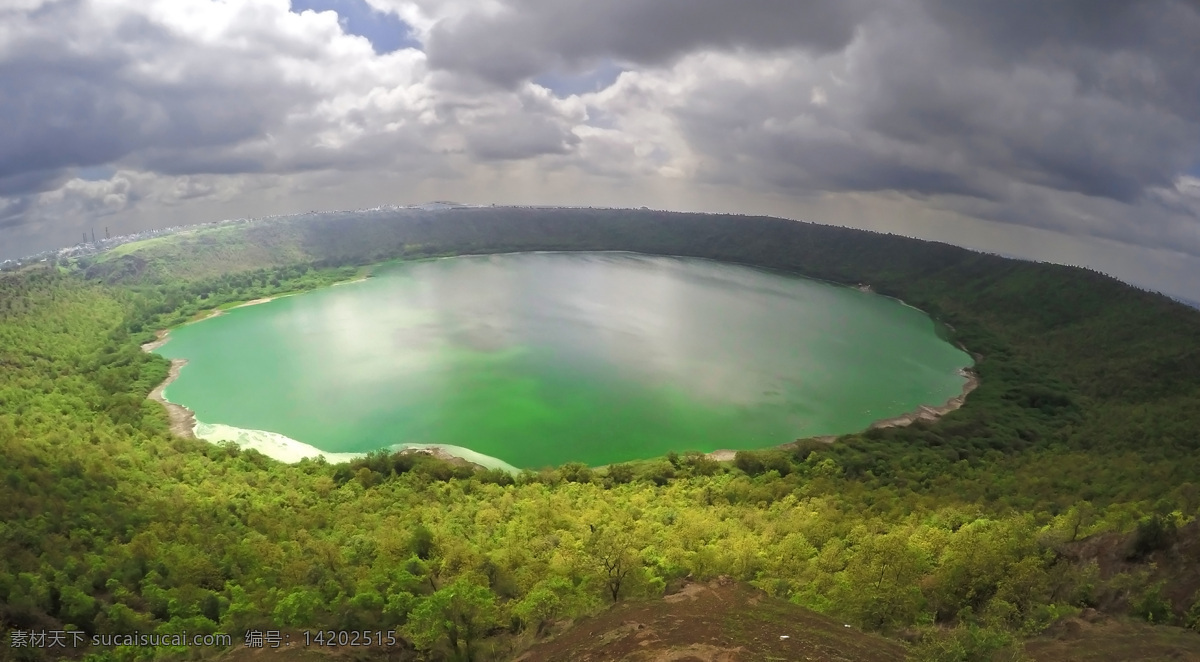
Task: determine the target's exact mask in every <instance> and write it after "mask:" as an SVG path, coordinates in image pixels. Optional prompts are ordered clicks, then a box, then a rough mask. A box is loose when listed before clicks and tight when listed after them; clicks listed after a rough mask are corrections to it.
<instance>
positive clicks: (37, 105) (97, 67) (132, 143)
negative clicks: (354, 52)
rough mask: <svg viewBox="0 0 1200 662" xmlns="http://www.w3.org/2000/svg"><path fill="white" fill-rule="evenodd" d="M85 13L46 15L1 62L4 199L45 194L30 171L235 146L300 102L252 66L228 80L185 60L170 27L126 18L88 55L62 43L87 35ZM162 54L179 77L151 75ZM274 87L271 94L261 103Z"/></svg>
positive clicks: (211, 65)
mask: <svg viewBox="0 0 1200 662" xmlns="http://www.w3.org/2000/svg"><path fill="white" fill-rule="evenodd" d="M80 11H81V5H80V3H75V2H70V3H58V4H54V5H47V6H44V7H42V8H41V10H39V14H40V15H39V16H38V21H37V22H36V23H30V24H29V26H28V27H29V29H27V30H25V31H22V32H19V33H18V35H19V36H18V38H16V39H14V40H13V41H12V42H10V43H9V44H7V46H8V48H7V51H8V52H7V53H6V57H4V58H3V59H2V60H0V90H3V91H4V93H3V94H0V117H3V118H4V124H5V130H4V131H3V132H0V188H3V189H4V190H3V191H2V193H7V194H14V193H24V192H35V191H38V190H42V189H44V188H45V187H44V181H43V180H40V179H39V178H38V177H36V176H30V174H29V173H31V172H55V173H58V172H63V171H64V170H65V169H68V168H73V167H86V166H94V165H100V164H105V163H110V162H112V161H115V160H118V159H121V158H123V157H126V156H128V155H129V154H131V153H133V152H135V151H137V150H139V149H145V148H149V147H153V148H154V149H157V150H164V151H167V150H183V149H194V148H210V147H216V146H221V145H228V144H231V143H236V142H238V141H241V140H245V139H246V138H248V137H251V136H254V135H256V134H258V133H261V132H262V131H263V130H264V128H265V127H266V125H267V122H268V120H269V118H271V117H272V116H273V115H274V114H275V113H277V112H278V110H279V108H280V107H281V106H283V105H286V104H287V103H288V102H294V100H295V96H296V94H297V92H298V91H297V90H294V89H292V90H287V91H289V92H291V93H292V98H291V99H289V98H287V97H286V96H284V97H282V98H281V96H280V95H279V94H278V92H279V91H280V89H279V88H280V86H279V85H278V83H277V82H276V78H277V76H276V75H275V73H274V72H271V71H269V70H266V69H265V68H264V67H261V66H256V65H255V64H254V63H242V64H240V65H239V68H238V71H236V72H232V71H230V70H229V69H228V68H226V67H223V66H222V64H221V63H220V62H219V61H211V62H208V63H203V62H200V61H199V60H200V59H201V58H202V57H203V55H202V54H198V53H194V52H193V53H188V52H181V51H180V49H179V48H178V43H177V39H176V38H175V37H174V36H173V35H172V34H171V33H170V32H169V31H168V30H167V29H166V28H164V27H162V26H159V25H155V24H153V23H150V22H149V21H147V20H145V19H144V18H141V17H138V16H133V15H131V16H127V17H125V18H123V19H122V20H121V21H120V22H119V23H118V24H117V25H116V26H115V28H114V30H113V32H112V34H111V35H107V38H108V39H110V40H111V41H110V42H109V43H108V44H107V45H104V46H102V47H99V48H96V49H84V48H83V47H81V46H79V45H78V44H77V43H73V42H72V41H71V40H70V39H64V34H63V32H64V31H65V32H67V33H68V35H70V33H71V32H73V31H75V30H79V29H81V28H84V27H85V26H83V25H81V24H80V23H81V18H82V17H81V15H80ZM156 53H157V54H163V53H166V54H171V53H174V54H175V57H176V58H177V59H176V60H175V61H173V62H171V63H169V65H168V66H172V67H177V68H178V69H180V70H181V71H179V72H178V74H175V75H174V76H173V75H170V74H168V75H165V76H151V75H148V74H147V73H145V69H146V68H147V65H151V66H152V65H153V64H154V60H155V59H156V57H161V55H157V56H156V55H155V54H156ZM159 64H161V62H159ZM204 64H208V66H203V65H204ZM235 73H236V75H234V74H235ZM180 74H182V75H180ZM172 78H174V80H172ZM272 88H274V91H275V92H276V94H275V95H264V94H262V91H263V90H270V89H272ZM300 92H301V93H302V91H300Z"/></svg>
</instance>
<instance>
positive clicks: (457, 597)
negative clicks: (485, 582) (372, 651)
mask: <svg viewBox="0 0 1200 662" xmlns="http://www.w3.org/2000/svg"><path fill="white" fill-rule="evenodd" d="M498 622H499V613H498V610H497V608H496V596H495V595H494V594H493V593H492V592H491V591H490V590H488V589H487V588H485V587H483V586H480V585H478V584H475V583H472V582H471V581H469V580H468V579H466V578H462V577H460V578H459V579H457V580H455V581H454V582H453V583H451V584H450V585H448V586H445V587H443V588H441V589H439V590H437V591H436V592H434V594H433V595H430V596H429V597H427V598H425V599H424V600H422V601H421V602H420V604H418V605H417V606H416V608H415V609H413V610H412V612H410V613H409V615H408V623H407V624H406V625H405V626H404V633H405V635H406V636H407V637H408V638H409V639H410V640H411V641H412V642H413V644H414V645H415V646H416V647H417V648H418V649H420V650H425V651H437V650H441V651H442V652H444V653H447V654H448V655H449V657H450V658H451V659H454V660H458V661H460V662H471V661H472V660H474V659H475V658H474V654H473V651H472V645H473V644H474V643H475V642H476V641H477V640H479V639H480V638H481V637H483V636H484V635H485V634H486V633H487V632H488V631H489V630H490V629H491V628H492V627H494V626H496V625H497V623H498Z"/></svg>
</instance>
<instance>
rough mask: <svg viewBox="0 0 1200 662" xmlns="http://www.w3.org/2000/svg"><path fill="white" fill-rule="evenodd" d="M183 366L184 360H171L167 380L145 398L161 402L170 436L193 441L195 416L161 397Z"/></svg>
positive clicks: (181, 406) (160, 341) (143, 347)
mask: <svg viewBox="0 0 1200 662" xmlns="http://www.w3.org/2000/svg"><path fill="white" fill-rule="evenodd" d="M163 335H164V336H165V335H166V334H165V333H164V334H163ZM157 342H159V343H163V342H166V340H162V339H160V340H159V341H157ZM153 344H155V343H148V344H147V345H143V346H142V349H145V348H146V347H147V346H148V345H153ZM147 351H152V350H147ZM185 365H187V360H186V359H172V360H171V369H170V370H169V371H167V378H166V379H164V380H163V383H161V384H159V385H158V386H155V387H154V390H153V391H150V395H148V396H146V397H148V398H150V399H151V400H154V401H155V402H161V403H162V406H163V407H166V409H167V418H168V419H169V420H170V422H171V434H174V435H175V436H177V437H183V438H184V439H195V438H196V432H195V429H196V415H195V414H193V413H192V410H191V409H188V408H187V407H184V406H183V405H177V404H175V403H173V402H167V399H166V398H165V397H163V391H164V390H166V388H167V386H169V385H170V384H171V382H173V381H175V380H176V379H178V378H179V371H180V370H181V369H182V368H183V366H185Z"/></svg>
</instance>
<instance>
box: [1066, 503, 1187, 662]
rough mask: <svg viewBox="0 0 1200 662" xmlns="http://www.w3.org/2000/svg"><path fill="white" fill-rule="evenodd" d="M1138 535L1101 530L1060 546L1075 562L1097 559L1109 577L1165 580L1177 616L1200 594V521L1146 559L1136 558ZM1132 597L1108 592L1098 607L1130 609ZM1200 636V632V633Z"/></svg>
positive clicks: (1103, 574)
mask: <svg viewBox="0 0 1200 662" xmlns="http://www.w3.org/2000/svg"><path fill="white" fill-rule="evenodd" d="M1133 539H1134V534H1132V533H1128V534H1122V533H1101V534H1098V535H1094V536H1090V537H1088V538H1084V539H1083V540H1077V541H1074V542H1068V543H1065V544H1063V545H1061V547H1060V548H1059V549H1058V552H1059V553H1061V554H1062V555H1063V556H1064V557H1066V558H1067V559H1069V560H1071V561H1072V562H1074V563H1078V564H1082V563H1088V562H1095V563H1096V565H1097V567H1098V568H1099V570H1100V576H1101V577H1102V578H1104V579H1109V578H1111V577H1113V576H1114V575H1117V574H1120V573H1132V572H1138V571H1149V572H1150V577H1151V580H1152V581H1162V582H1163V597H1165V598H1166V599H1167V600H1168V601H1170V602H1171V606H1172V608H1173V610H1174V612H1175V614H1176V615H1177V616H1182V615H1183V613H1184V611H1185V610H1186V609H1187V608H1188V607H1189V606H1190V605H1191V604H1192V598H1193V596H1196V595H1200V521H1193V522H1190V523H1189V524H1187V525H1185V526H1183V527H1180V528H1179V530H1178V531H1177V532H1176V533H1175V537H1174V540H1172V541H1171V543H1170V545H1169V546H1167V547H1166V548H1165V549H1160V550H1157V551H1154V552H1152V553H1151V554H1149V555H1148V556H1146V557H1145V558H1133V555H1132V554H1131V550H1132V549H1133ZM1130 597H1131V596H1129V595H1125V594H1121V593H1106V594H1102V595H1101V596H1100V604H1099V605H1098V607H1099V608H1100V609H1101V610H1103V611H1105V612H1109V613H1121V612H1124V611H1126V610H1127V609H1128V605H1129V599H1130ZM1197 638H1198V639H1200V634H1198V635H1197Z"/></svg>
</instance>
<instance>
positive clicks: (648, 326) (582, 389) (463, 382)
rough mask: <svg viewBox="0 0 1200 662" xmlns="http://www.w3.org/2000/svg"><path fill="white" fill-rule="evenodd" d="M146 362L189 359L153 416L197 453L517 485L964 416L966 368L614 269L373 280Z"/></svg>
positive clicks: (720, 293)
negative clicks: (466, 476)
mask: <svg viewBox="0 0 1200 662" xmlns="http://www.w3.org/2000/svg"><path fill="white" fill-rule="evenodd" d="M158 351H159V353H160V354H162V355H163V356H166V357H169V358H184V359H187V360H188V364H187V365H186V366H185V367H184V368H183V370H182V372H181V374H180V377H179V379H177V380H176V381H175V382H174V383H172V384H171V385H169V386H168V387H167V389H166V393H165V395H166V397H167V398H168V399H169V400H170V401H171V402H175V403H179V404H182V405H185V406H187V407H189V408H191V409H192V410H193V411H194V412H195V413H196V417H197V419H198V420H199V421H202V422H203V424H202V425H200V426H199V427H198V429H197V432H198V433H199V434H200V436H202V437H206V438H210V439H216V438H230V439H232V438H237V439H239V440H241V441H242V442H243V443H249V444H250V445H254V444H255V443H257V444H258V445H259V446H260V447H262V448H263V449H264V452H268V454H272V455H275V456H277V457H280V456H282V457H283V459H298V457H295V456H296V455H298V454H300V451H297V450H296V449H297V448H299V449H301V450H312V449H310V448H309V447H312V448H315V449H319V450H320V451H323V452H326V453H328V454H330V458H331V459H340V458H343V457H345V456H343V455H340V454H345V453H361V452H365V451H370V450H374V449H380V448H399V447H401V445H405V444H415V445H423V444H438V445H449V446H456V447H460V448H463V449H470V450H471V451H474V452H476V453H480V454H482V455H484V456H488V457H489V458H496V459H498V460H500V461H502V462H503V463H507V464H508V465H512V466H514V467H522V468H526V467H529V468H536V467H542V466H549V465H559V464H562V463H564V462H570V461H580V462H584V463H586V464H589V465H593V466H595V465H603V464H609V463H613V462H619V461H624V460H632V459H639V458H648V457H655V456H661V455H663V454H665V453H667V452H668V451H672V450H674V451H680V452H682V451H686V450H699V451H712V450H716V449H722V448H727V449H752V448H764V447H768V446H774V445H778V444H781V443H786V442H789V441H792V440H794V439H796V438H799V437H808V436H814V435H826V434H839V433H846V432H853V431H857V430H861V429H863V428H866V427H867V426H868V425H870V423H871V422H872V421H875V420H878V419H880V418H886V417H890V416H895V415H899V414H902V413H904V412H908V411H912V410H914V409H916V408H917V407H918V406H919V405H922V404H925V405H940V404H942V403H944V402H945V401H946V400H948V399H949V398H951V397H953V396H956V395H958V394H959V393H960V392H961V390H962V386H963V383H964V378H963V377H962V376H961V375H960V374H959V372H958V371H959V369H961V368H963V367H966V366H969V365H970V364H971V360H970V357H969V356H968V355H967V354H965V353H964V352H962V351H960V350H959V349H957V348H955V347H953V346H951V345H950V344H948V343H947V342H945V341H944V340H942V339H941V338H939V337H938V336H937V334H936V333H935V330H934V324H933V322H932V321H931V320H930V319H929V317H928V316H926V315H925V314H924V313H922V312H920V311H918V310H916V309H914V308H911V307H908V306H905V305H904V304H902V303H900V302H898V301H895V300H892V299H888V298H885V297H881V296H877V295H874V294H869V293H864V292H860V291H858V290H855V289H853V288H848V287H840V286H835V285H830V284H826V283H822V282H818V281H813V280H808V279H803V278H797V277H791V276H786V275H781V274H776V273H772V272H767V271H762V270H757V269H752V268H748V267H741V266H733V265H726V264H720V263H716V262H710V261H704V260H695V259H683V258H664V257H648V256H641V255H633V254H626V253H525V254H510V255H491V256H470V257H457V258H448V259H441V260H430V261H422V262H413V263H399V264H393V265H387V266H385V267H382V268H380V269H378V270H377V271H376V273H375V276H374V277H373V278H370V279H368V280H366V281H362V282H358V283H351V284H346V285H341V286H335V287H331V288H327V289H324V290H319V291H315V292H309V293H306V294H302V295H297V296H290V297H284V298H281V299H277V300H275V301H271V302H269V303H265V304H261V305H255V306H247V307H243V308H237V309H234V310H231V311H229V312H228V313H226V314H224V315H220V316H218V317H214V318H211V319H208V320H205V321H203V322H198V323H195V324H189V325H187V326H184V327H181V328H178V329H176V330H173V331H172V332H171V334H170V341H169V342H168V343H167V344H166V345H165V346H163V347H162V348H161V349H160V350H158ZM214 431H218V432H219V431H224V433H223V434H224V436H223V437H222V436H221V434H218V433H217V432H214ZM231 431H232V432H231ZM253 431H262V432H261V433H260V432H253ZM206 433H207V434H206ZM268 433H273V434H268ZM231 434H232V435H233V436H230V435H231ZM238 435H240V436H238ZM264 439H265V441H264ZM289 445H291V446H293V448H292V449H291V451H290V452H288V451H287V447H288V446H289ZM305 445H307V446H305Z"/></svg>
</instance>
